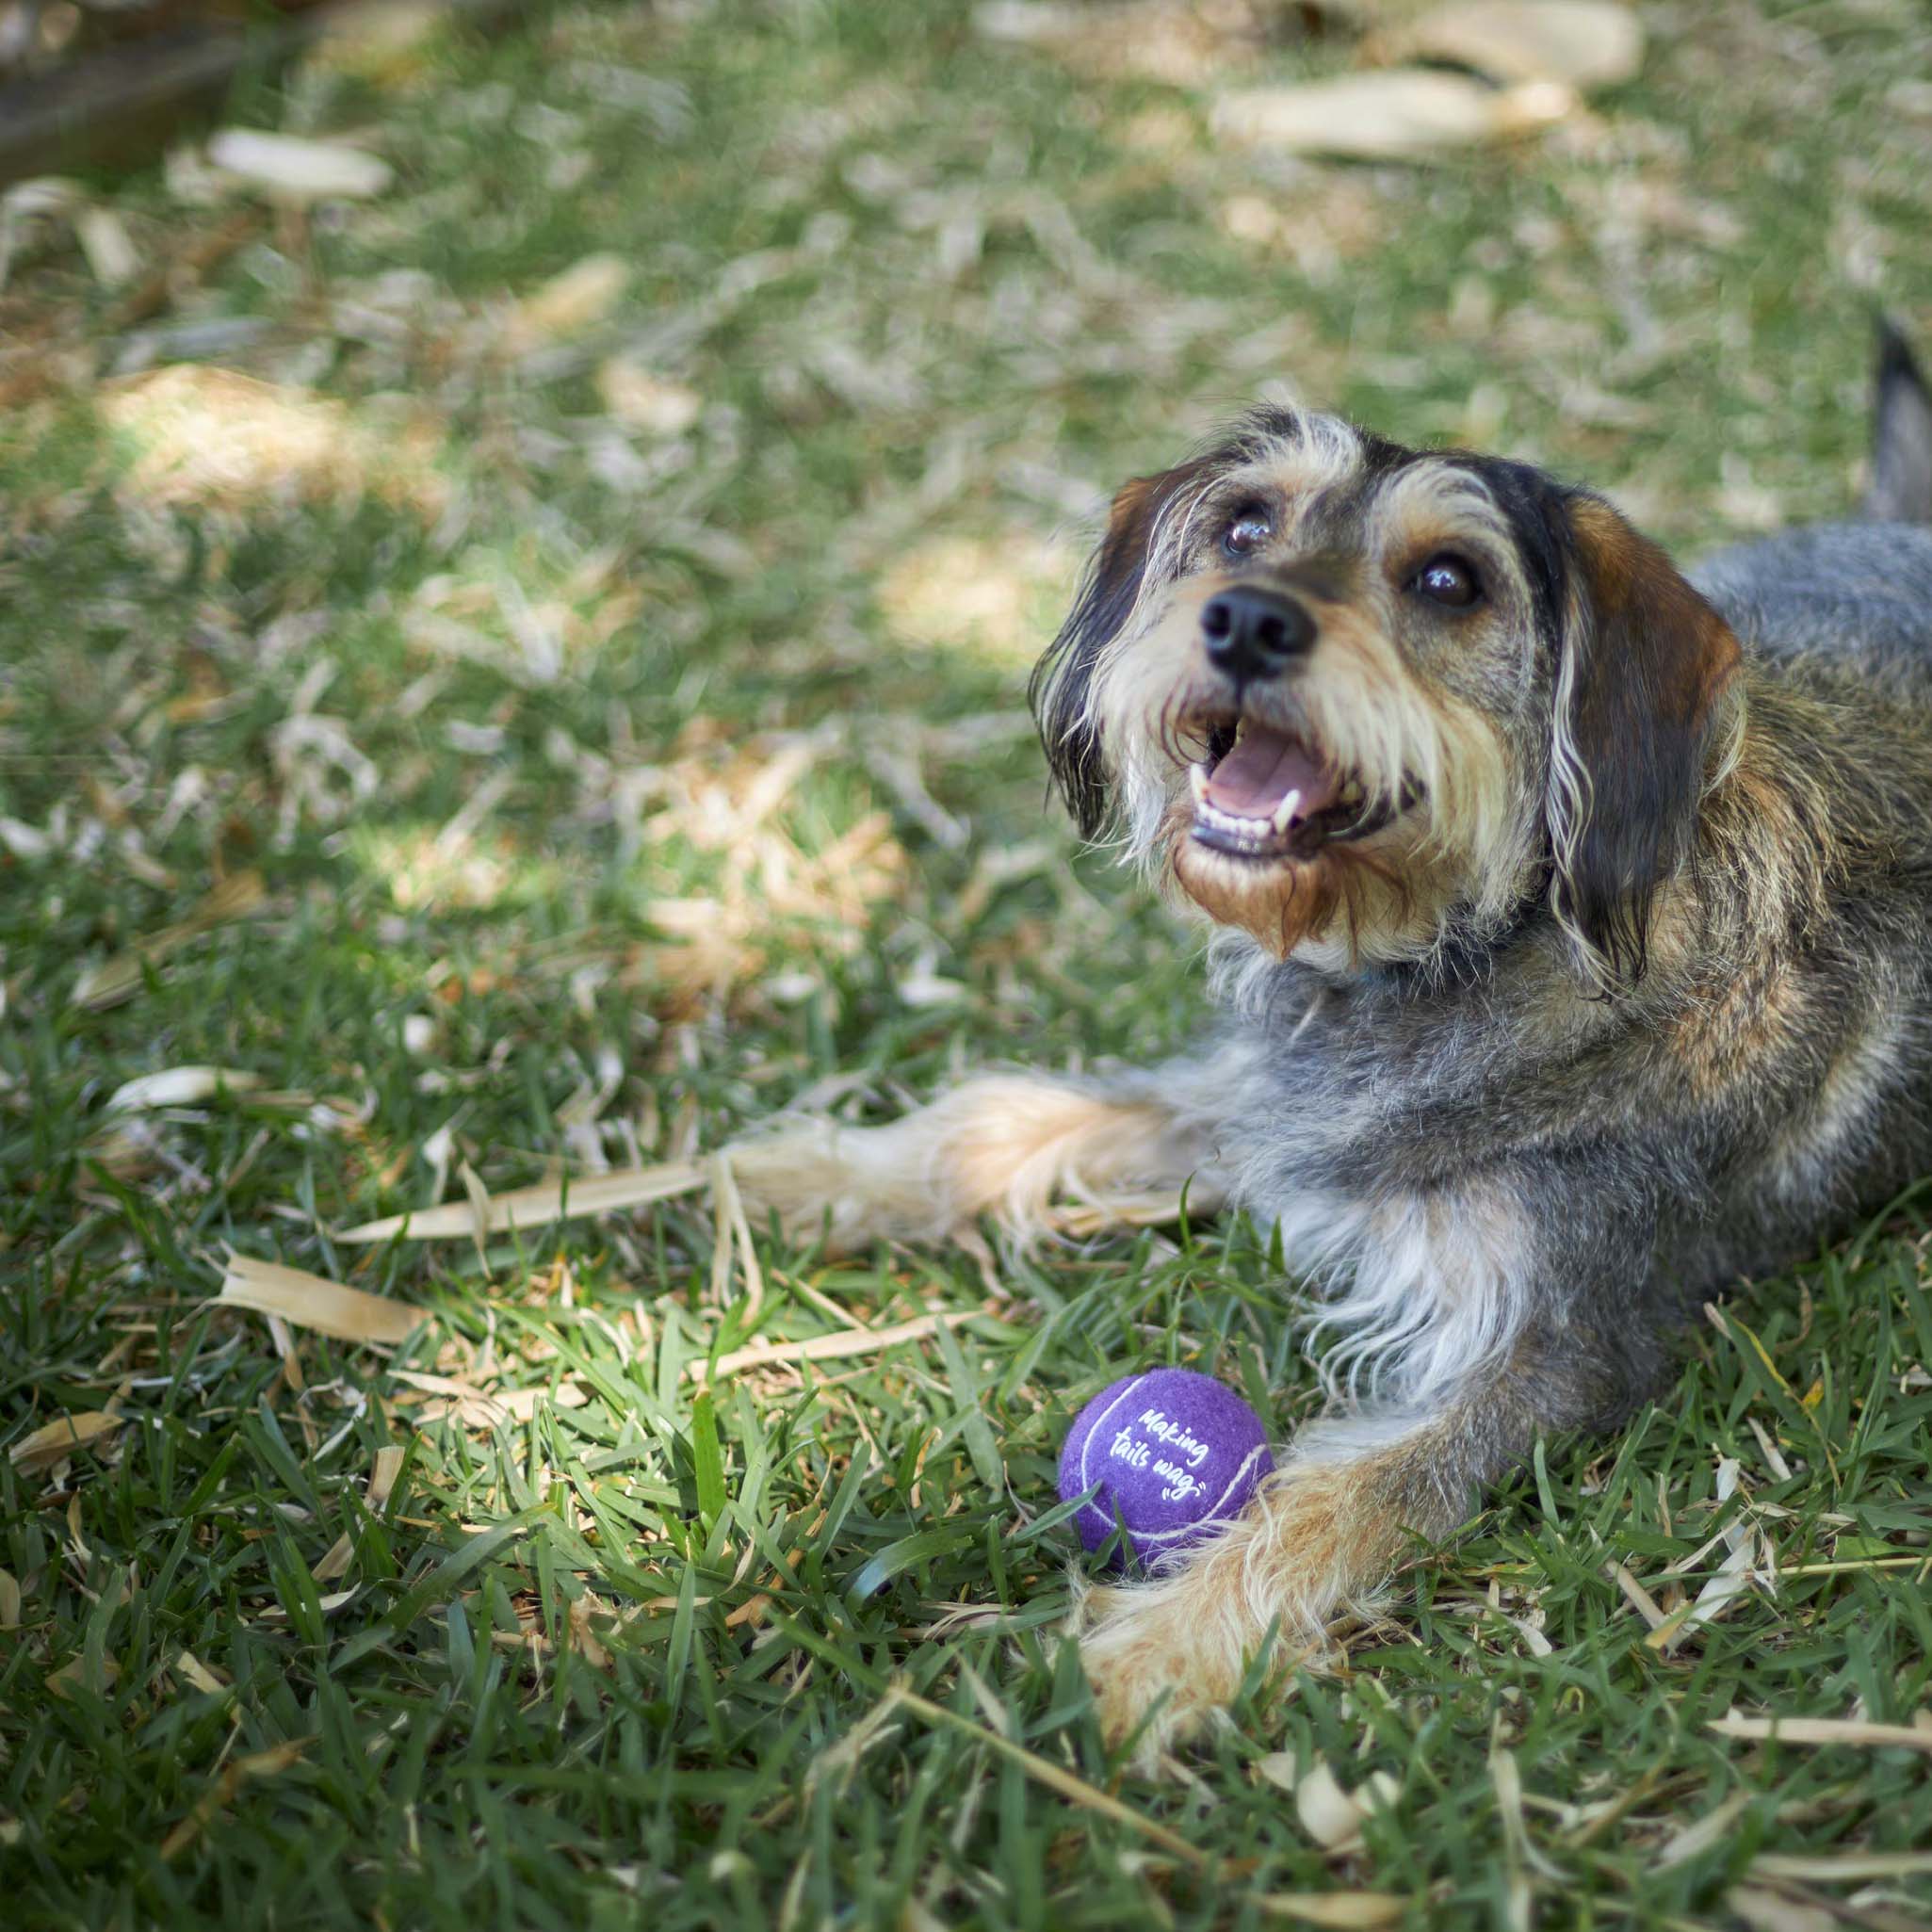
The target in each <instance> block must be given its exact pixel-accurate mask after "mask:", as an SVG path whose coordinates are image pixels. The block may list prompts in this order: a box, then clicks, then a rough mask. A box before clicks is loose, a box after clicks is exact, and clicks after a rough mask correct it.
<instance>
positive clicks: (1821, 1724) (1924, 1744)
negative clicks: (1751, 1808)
mask: <svg viewBox="0 0 1932 1932" xmlns="http://www.w3.org/2000/svg"><path fill="white" fill-rule="evenodd" d="M1706 1728H1707V1729H1711V1730H1714V1731H1716V1732H1717V1733H1718V1734H1719V1736H1721V1737H1737V1738H1753V1739H1762V1740H1764V1741H1767V1742H1770V1741H1774V1740H1775V1741H1776V1742H1777V1743H1778V1744H1781V1745H1872V1746H1874V1747H1875V1748H1877V1749H1883V1748H1885V1747H1887V1746H1903V1747H1904V1748H1905V1749H1906V1750H1908V1751H1924V1753H1925V1755H1926V1756H1927V1757H1928V1758H1932V1724H1928V1725H1926V1726H1925V1727H1924V1729H1921V1728H1920V1727H1919V1726H1918V1725H1916V1724H1873V1723H1871V1722H1870V1721H1869V1720H1867V1719H1866V1718H1863V1717H1745V1716H1741V1715H1740V1714H1739V1713H1737V1712H1735V1711H1727V1712H1726V1713H1725V1714H1724V1715H1723V1716H1722V1717H1713V1718H1711V1719H1710V1720H1709V1722H1708V1725H1707V1727H1706Z"/></svg>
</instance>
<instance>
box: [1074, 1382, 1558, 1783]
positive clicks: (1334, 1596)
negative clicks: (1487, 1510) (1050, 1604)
mask: <svg viewBox="0 0 1932 1932" xmlns="http://www.w3.org/2000/svg"><path fill="white" fill-rule="evenodd" d="M1352 1437H1353V1439H1351V1438H1352ZM1530 1439H1532V1438H1531V1437H1530V1436H1529V1434H1528V1433H1527V1431H1526V1430H1525V1429H1524V1428H1523V1427H1522V1426H1521V1425H1520V1423H1519V1422H1518V1421H1517V1420H1516V1419H1513V1418H1509V1417H1507V1416H1504V1415H1500V1414H1499V1413H1498V1409H1497V1406H1496V1404H1493V1403H1473V1404H1459V1405H1456V1406H1453V1407H1451V1408H1449V1409H1447V1410H1445V1411H1444V1412H1442V1413H1441V1414H1439V1415H1436V1416H1430V1417H1421V1416H1415V1417H1403V1416H1400V1415H1391V1416H1389V1417H1388V1418H1386V1419H1384V1420H1383V1421H1382V1422H1381V1423H1380V1424H1379V1425H1374V1424H1356V1425H1353V1426H1351V1425H1342V1426H1340V1427H1336V1428H1334V1429H1333V1430H1332V1431H1331V1429H1330V1427H1329V1426H1328V1425H1323V1424H1320V1423H1317V1424H1315V1425H1314V1426H1313V1428H1312V1429H1311V1430H1310V1431H1309V1432H1308V1440H1307V1442H1306V1444H1305V1445H1304V1446H1302V1447H1300V1448H1298V1449H1297V1451H1296V1453H1295V1454H1294V1455H1293V1456H1292V1458H1291V1460H1290V1461H1289V1462H1288V1463H1287V1464H1286V1465H1285V1466H1284V1467H1283V1468H1281V1469H1277V1470H1276V1471H1275V1472H1274V1475H1273V1476H1271V1477H1270V1478H1269V1479H1268V1480H1267V1482H1266V1483H1265V1484H1264V1485H1263V1486H1262V1487H1261V1489H1260V1490H1259V1492H1258V1494H1257V1495H1256V1496H1255V1498H1254V1500H1253V1501H1252V1502H1250V1503H1249V1504H1248V1506H1247V1508H1246V1510H1245V1511H1243V1513H1242V1516H1241V1517H1240V1518H1238V1519H1237V1520H1236V1521H1235V1522H1234V1523H1233V1524H1231V1525H1230V1526H1229V1528H1228V1529H1227V1530H1226V1532H1225V1533H1224V1534H1221V1535H1220V1536H1218V1537H1217V1538H1216V1539H1215V1540H1214V1541H1213V1542H1211V1543H1210V1544H1208V1545H1206V1546H1205V1547H1203V1548H1202V1549H1200V1550H1197V1551H1196V1552H1195V1553H1194V1554H1193V1556H1192V1557H1191V1558H1189V1559H1188V1560H1187V1561H1185V1562H1184V1563H1183V1565H1182V1566H1181V1567H1178V1568H1176V1569H1173V1570H1170V1571H1168V1572H1167V1573H1166V1574H1164V1575H1162V1576H1161V1577H1160V1578H1158V1579H1157V1580H1156V1581H1154V1582H1152V1583H1133V1584H1126V1585H1120V1586H1114V1587H1106V1588H1098V1589H1094V1590H1092V1591H1090V1592H1088V1594H1087V1595H1086V1597H1085V1598H1084V1599H1083V1600H1082V1602H1081V1604H1080V1610H1079V1613H1078V1615H1077V1617H1076V1626H1077V1629H1078V1631H1079V1633H1080V1656H1081V1661H1082V1662H1083V1664H1085V1666H1086V1670H1087V1676H1088V1679H1089V1680H1090V1681H1091V1682H1092V1684H1093V1686H1094V1695H1095V1697H1096V1701H1097V1703H1098V1706H1099V1713H1100V1721H1101V1726H1102V1729H1104V1730H1105V1732H1106V1734H1107V1736H1108V1738H1109V1739H1110V1740H1111V1741H1112V1742H1113V1743H1116V1744H1118V1743H1120V1742H1121V1741H1122V1740H1124V1739H1125V1738H1127V1737H1128V1736H1131V1735H1134V1734H1135V1733H1137V1732H1138V1745H1137V1750H1136V1759H1137V1762H1139V1763H1140V1764H1141V1765H1142V1766H1143V1768H1151V1767H1152V1765H1153V1764H1154V1763H1155V1762H1157V1761H1158V1759H1159V1757H1160V1754H1161V1750H1162V1749H1163V1748H1164V1747H1165V1746H1166V1745H1169V1744H1171V1743H1173V1742H1176V1741H1177V1740H1178V1739H1179V1738H1180V1737H1182V1736H1184V1735H1186V1734H1187V1733H1188V1732H1189V1731H1191V1730H1193V1729H1196V1728H1197V1727H1198V1726H1199V1724H1200V1723H1201V1722H1202V1720H1203V1719H1205V1718H1208V1717H1210V1716H1211V1715H1212V1714H1213V1713H1214V1712H1216V1711H1217V1710H1218V1709H1219V1708H1220V1707H1221V1706H1222V1705H1225V1704H1226V1702H1227V1701H1228V1700H1229V1699H1230V1698H1231V1697H1233V1696H1234V1694H1235V1692H1236V1691H1237V1690H1238V1689H1239V1688H1240V1687H1241V1683H1242V1676H1243V1674H1244V1673H1245V1671H1246V1670H1247V1668H1248V1665H1249V1664H1250V1663H1251V1662H1252V1661H1253V1660H1254V1659H1255V1658H1256V1657H1257V1656H1258V1654H1259V1653H1260V1651H1261V1650H1262V1649H1263V1648H1264V1647H1265V1646H1266V1645H1267V1644H1268V1643H1269V1641H1270V1633H1271V1632H1272V1633H1273V1640H1274V1650H1273V1653H1272V1661H1274V1662H1275V1663H1279V1664H1296V1663H1303V1662H1307V1663H1319V1662H1320V1661H1321V1660H1322V1658H1323V1653H1324V1652H1325V1651H1326V1649H1327V1648H1328V1639H1327V1633H1328V1632H1329V1630H1330V1628H1331V1627H1332V1626H1333V1625H1334V1624H1335V1623H1336V1622H1337V1621H1338V1620H1339V1619H1341V1618H1344V1617H1346V1616H1348V1615H1352V1614H1361V1613H1362V1612H1364V1611H1365V1610H1366V1609H1367V1608H1368V1607H1369V1606H1370V1605H1371V1604H1372V1601H1373V1599H1374V1597H1375V1594H1376V1592H1377V1591H1378V1590H1379V1589H1380V1588H1381V1587H1382V1585H1383V1584H1385V1583H1387V1581H1388V1576H1389V1574H1390V1572H1391V1571H1392V1570H1393V1569H1394V1568H1395V1567H1396V1565H1397V1563H1398V1562H1399V1561H1400V1559H1401V1557H1402V1555H1403V1553H1404V1550H1405V1548H1407V1547H1408V1545H1409V1544H1410V1542H1411V1540H1412V1539H1413V1538H1414V1537H1416V1536H1419V1535H1420V1536H1422V1537H1426V1538H1429V1539H1436V1538H1439V1537H1441V1536H1444V1535H1447V1534H1449V1532H1451V1531H1452V1530H1453V1529H1454V1528H1455V1527H1456V1526H1457V1525H1458V1524H1459V1523H1460V1522H1461V1521H1462V1520H1463V1519H1464V1518H1465V1516H1466V1515H1467V1513H1468V1509H1469V1498H1470V1497H1471V1496H1472V1495H1473V1494H1474V1492H1475V1490H1476V1488H1477V1487H1478V1486H1480V1485H1481V1484H1482V1483H1484V1482H1486V1481H1487V1480H1489V1479H1491V1478H1493V1477H1494V1476H1496V1475H1497V1474H1498V1473H1500V1472H1501V1470H1502V1468H1503V1467H1505V1466H1506V1464H1507V1463H1508V1461H1509V1460H1510V1459H1511V1457H1512V1455H1514V1454H1520V1453H1522V1452H1523V1450H1525V1449H1526V1448H1527V1447H1528V1443H1529V1440H1530Z"/></svg>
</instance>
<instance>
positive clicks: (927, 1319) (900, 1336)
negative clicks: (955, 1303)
mask: <svg viewBox="0 0 1932 1932" xmlns="http://www.w3.org/2000/svg"><path fill="white" fill-rule="evenodd" d="M980 1312H981V1311H980V1310H979V1309H978V1308H952V1309H948V1310H946V1311H945V1312H943V1313H940V1314H936V1315H921V1316H919V1317H918V1318H917V1320H915V1321H911V1322H900V1323H894V1325H893V1326H892V1327H890V1328H848V1329H846V1330H844V1331H843V1332H842V1333H840V1334H837V1335H815V1336H813V1337H811V1338H810V1339H809V1340H805V1341H759V1342H754V1343H753V1344H752V1345H751V1346H750V1347H749V1348H738V1349H733V1350H732V1352H731V1353H730V1354H729V1355H727V1356H719V1357H718V1359H717V1361H716V1362H715V1363H711V1362H706V1361H702V1360H697V1361H690V1362H687V1363H686V1364H685V1365H684V1372H685V1373H686V1374H687V1375H696V1376H698V1377H700V1378H701V1379H702V1378H703V1377H705V1376H706V1375H720V1376H722V1375H735V1374H737V1373H738V1372H739V1370H740V1369H762V1368H765V1367H766V1366H768V1365H769V1364H771V1363H774V1362H830V1361H838V1360H840V1359H842V1358H843V1357H845V1356H863V1355H870V1354H871V1353H872V1351H873V1350H874V1349H881V1348H897V1347H898V1346H899V1344H900V1343H901V1342H902V1341H917V1340H918V1339H920V1338H921V1337H923V1336H927V1335H932V1334H934V1333H936V1332H937V1331H938V1330H939V1329H941V1328H957V1327H958V1326H959V1324H960V1323H962V1322H970V1321H971V1320H972V1319H973V1317H974V1316H975V1315H977V1314H979V1313H980Z"/></svg>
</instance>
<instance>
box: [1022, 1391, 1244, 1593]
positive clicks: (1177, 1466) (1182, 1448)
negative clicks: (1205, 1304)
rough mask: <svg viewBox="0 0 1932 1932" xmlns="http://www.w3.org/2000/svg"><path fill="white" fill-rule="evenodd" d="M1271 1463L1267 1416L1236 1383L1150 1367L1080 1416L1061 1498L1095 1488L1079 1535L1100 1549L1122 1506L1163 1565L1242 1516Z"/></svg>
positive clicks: (1143, 1556) (1135, 1541) (1145, 1559)
mask: <svg viewBox="0 0 1932 1932" xmlns="http://www.w3.org/2000/svg"><path fill="white" fill-rule="evenodd" d="M1273 1468H1274V1456H1273V1455H1271V1454H1270V1453H1269V1451H1268V1432H1267V1430H1266V1429H1265V1428H1263V1427H1262V1425H1261V1419H1260V1417H1259V1416H1258V1415H1257V1414H1256V1413H1255V1412H1254V1410H1253V1409H1251V1408H1250V1407H1249V1406H1248V1405H1247V1404H1246V1403H1244V1402H1243V1401H1242V1399H1241V1397H1240V1396H1238V1395H1237V1394H1235V1392H1234V1391H1233V1389H1231V1388H1223V1386H1222V1385H1221V1384H1220V1383H1219V1382H1217V1381H1215V1379H1214V1378H1213V1376H1211V1375H1199V1374H1196V1373H1195V1372H1194V1371H1193V1370H1192V1369H1149V1370H1148V1371H1147V1372H1145V1374H1140V1375H1128V1376H1125V1377H1123V1378H1122V1380H1120V1381H1118V1382H1114V1383H1110V1384H1109V1385H1108V1387H1107V1388H1103V1389H1102V1390H1101V1391H1100V1392H1099V1394H1098V1395H1096V1397H1095V1398H1094V1399H1093V1401H1092V1402H1090V1403H1089V1404H1087V1405H1086V1407H1085V1408H1083V1409H1082V1410H1081V1411H1080V1414H1079V1415H1078V1416H1077V1417H1076V1418H1075V1419H1074V1425H1073V1429H1072V1431H1071V1433H1070V1434H1069V1435H1068V1437H1067V1438H1066V1447H1065V1448H1064V1449H1063V1450H1062V1451H1061V1452H1060V1499H1061V1501H1062V1502H1072V1501H1073V1499H1074V1498H1075V1497H1076V1496H1081V1495H1084V1494H1085V1493H1086V1491H1088V1490H1089V1489H1093V1490H1094V1494H1093V1496H1092V1497H1090V1498H1089V1499H1088V1501H1087V1502H1083V1503H1082V1504H1081V1505H1080V1509H1079V1510H1078V1511H1077V1512H1076V1513H1075V1516H1074V1523H1075V1525H1076V1527H1077V1528H1078V1529H1079V1531H1080V1541H1081V1542H1082V1543H1084V1544H1085V1545H1086V1546H1087V1548H1088V1549H1089V1550H1097V1549H1099V1547H1100V1546H1101V1544H1103V1543H1104V1542H1106V1540H1107V1539H1108V1537H1109V1536H1111V1535H1112V1534H1113V1530H1114V1517H1115V1513H1116V1512H1118V1515H1119V1518H1120V1520H1121V1521H1122V1522H1124V1523H1125V1524H1126V1525H1127V1534H1128V1541H1129V1542H1130V1543H1131V1544H1132V1545H1133V1551H1134V1554H1135V1555H1136V1556H1137V1557H1139V1559H1140V1560H1141V1562H1142V1563H1144V1564H1147V1565H1158V1564H1160V1562H1161V1560H1162V1558H1164V1557H1167V1556H1171V1555H1172V1554H1174V1553H1175V1552H1176V1551H1177V1550H1185V1549H1186V1548H1187V1547H1188V1546H1189V1545H1190V1544H1192V1543H1198V1542H1202V1541H1204V1540H1205V1539H1206V1538H1207V1537H1209V1536H1210V1535H1211V1534H1213V1532H1214V1529H1215V1527H1216V1526H1217V1525H1219V1524H1222V1523H1225V1522H1226V1521H1227V1520H1228V1519H1229V1518H1232V1517H1235V1516H1238V1515H1239V1514H1240V1513H1241V1508H1242V1504H1243V1503H1244V1502H1247V1500H1248V1498H1249V1497H1250V1496H1252V1495H1253V1494H1254V1493H1255V1486H1256V1485H1257V1484H1258V1482H1259V1481H1260V1480H1261V1478H1262V1477H1263V1476H1265V1475H1266V1474H1267V1473H1268V1472H1269V1470H1270V1469H1273ZM1096 1484H1097V1485H1098V1487H1097V1488H1096ZM1117 1560H1118V1559H1117V1558H1116V1561H1117Z"/></svg>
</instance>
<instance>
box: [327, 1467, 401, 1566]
mask: <svg viewBox="0 0 1932 1932" xmlns="http://www.w3.org/2000/svg"><path fill="white" fill-rule="evenodd" d="M401 1468H402V1451H401V1450H399V1449H398V1448H396V1447H395V1446H394V1445H392V1446H390V1447H389V1448H387V1449H379V1450H378V1451H377V1452H376V1461H375V1465H374V1467H373V1468H372V1469H370V1470H369V1486H368V1488H367V1490H366V1491H365V1493H364V1496H363V1506H364V1507H365V1509H366V1510H367V1511H368V1512H369V1514H370V1515H371V1516H375V1515H377V1514H379V1513H380V1512H381V1510H382V1506H383V1504H384V1503H386V1502H388V1501H389V1493H390V1491H391V1490H393V1489H394V1488H395V1487H396V1478H397V1474H398V1471H399V1470H400V1469H401ZM354 1554H355V1538H354V1537H353V1536H351V1535H350V1534H349V1532H348V1531H347V1530H345V1531H343V1533H342V1534H341V1535H339V1536H338V1537H336V1539H335V1540H334V1542H333V1543H332V1544H331V1545H330V1546H329V1550H328V1553H327V1554H326V1555H325V1556H324V1557H323V1558H322V1560H321V1562H319V1563H318V1564H317V1566H316V1567H315V1568H314V1569H313V1570H311V1571H310V1572H309V1574H310V1575H311V1576H313V1577H314V1578H315V1580H316V1581H317V1583H333V1582H334V1581H335V1579H336V1578H337V1577H342V1576H347V1575H348V1574H349V1561H350V1559H351V1558H352V1557H353V1556H354Z"/></svg>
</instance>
